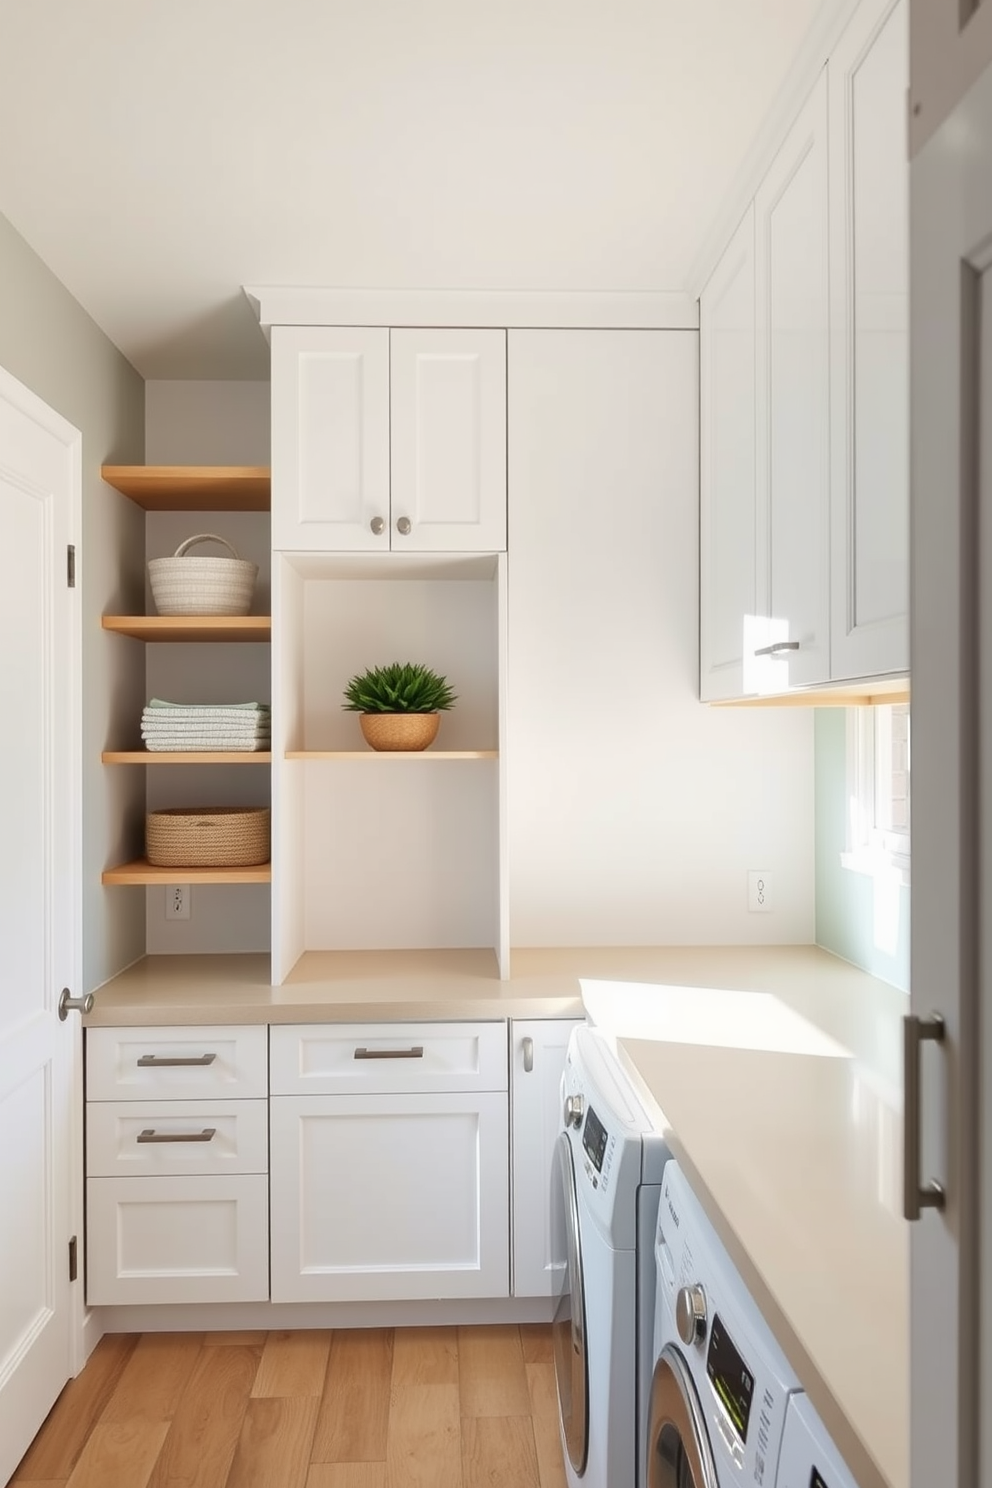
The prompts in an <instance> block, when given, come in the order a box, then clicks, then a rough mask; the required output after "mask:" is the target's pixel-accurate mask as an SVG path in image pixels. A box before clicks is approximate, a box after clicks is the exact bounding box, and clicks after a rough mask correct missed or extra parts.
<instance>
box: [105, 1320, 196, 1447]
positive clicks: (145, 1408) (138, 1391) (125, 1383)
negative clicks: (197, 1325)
mask: <svg viewBox="0 0 992 1488" xmlns="http://www.w3.org/2000/svg"><path fill="white" fill-rule="evenodd" d="M202 1342H203V1334H202V1333H143V1334H142V1335H141V1337H140V1339H139V1340H138V1344H137V1347H136V1348H135V1350H134V1352H133V1353H132V1355H131V1357H130V1358H129V1359H128V1361H127V1364H126V1365H125V1366H124V1370H123V1372H122V1374H121V1377H120V1379H119V1380H118V1381H117V1385H116V1387H115V1389H114V1392H113V1394H112V1395H111V1397H110V1399H109V1400H108V1401H107V1404H106V1406H105V1407H104V1410H103V1412H102V1414H101V1416H100V1421H101V1423H103V1424H104V1425H109V1424H111V1423H113V1422H125V1421H127V1422H131V1421H171V1420H172V1417H173V1416H174V1415H175V1413H176V1409H177V1407H178V1405H179V1401H180V1400H181V1399H182V1394H183V1391H184V1390H185V1388H186V1385H187V1383H188V1381H189V1377H190V1375H191V1373H192V1372H193V1366H194V1364H195V1363H196V1359H197V1355H198V1354H199V1352H200V1347H201V1345H202Z"/></svg>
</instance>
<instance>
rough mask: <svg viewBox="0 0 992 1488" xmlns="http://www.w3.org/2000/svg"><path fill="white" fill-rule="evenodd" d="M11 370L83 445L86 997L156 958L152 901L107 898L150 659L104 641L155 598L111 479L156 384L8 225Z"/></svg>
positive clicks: (3, 335)
mask: <svg viewBox="0 0 992 1488" xmlns="http://www.w3.org/2000/svg"><path fill="white" fill-rule="evenodd" d="M69 230H71V229H69ZM0 366H2V367H3V368H4V369H5V370H6V371H7V372H9V373H11V375H12V376H14V377H16V378H18V379H19V381H21V382H23V383H24V384H25V385H26V386H27V387H29V388H30V389H31V391H32V392H34V393H36V394H37V396H38V397H40V398H42V399H43V400H44V401H45V402H46V403H48V404H49V406H50V407H52V408H54V409H55V410H56V411H57V412H58V413H60V414H61V415H62V416H63V418H66V419H68V420H69V422H70V423H72V424H74V425H75V427H76V428H77V429H78V430H79V431H80V433H81V434H82V436H83V443H82V459H83V510H82V535H81V541H80V545H79V546H80V551H79V553H78V554H77V574H78V579H77V582H78V583H79V584H80V587H81V591H82V592H81V603H82V649H83V656H82V664H83V678H84V685H83V718H82V743H83V849H82V883H83V890H82V892H83V903H82V909H83V979H84V984H85V988H86V989H90V988H93V987H96V986H99V985H100V983H101V982H103V981H105V980H106V979H107V977H109V976H112V975H113V974H114V973H115V972H116V971H118V970H120V969H121V968H122V967H123V966H126V965H127V964H128V963H129V962H131V961H133V960H135V959H136V958H137V957H138V956H140V955H142V954H143V953H144V948H145V905H144V891H143V890H142V889H103V888H101V886H100V873H101V870H102V869H103V867H104V866H105V864H107V863H109V862H111V861H112V860H113V859H114V858H115V857H117V856H118V854H119V853H120V852H121V851H122V844H123V839H124V824H125V822H127V821H130V822H131V823H132V825H133V822H134V819H135V816H136V815H138V814H140V813H141V812H142V811H143V809H144V804H143V791H144V781H143V780H142V779H141V778H140V777H141V775H142V773H143V772H142V771H140V770H124V769H119V770H110V769H107V768H106V767H104V766H102V765H101V764H100V751H101V749H103V748H104V745H105V740H106V739H107V738H108V737H109V735H110V734H111V733H112V732H113V730H114V719H115V715H121V716H124V715H127V714H128V713H131V712H132V711H133V710H134V709H137V710H138V712H140V710H141V707H142V703H143V701H144V699H143V692H144V657H143V654H142V648H141V646H140V645H139V643H138V642H136V641H127V640H122V639H120V638H119V637H115V636H108V635H104V633H103V632H102V631H101V629H100V618H99V617H100V615H101V614H102V613H103V612H105V611H114V610H121V609H125V608H126V607H127V606H129V605H130V604H139V603H141V601H142V595H143V587H144V586H143V558H144V523H143V517H142V514H141V512H139V511H138V509H137V507H134V506H133V505H132V503H131V502H129V501H127V500H125V498H124V497H122V496H118V495H117V493H116V492H114V491H112V490H111V489H110V488H109V487H108V486H106V485H104V483H103V481H102V480H101V479H100V466H101V465H102V464H104V463H114V462H117V463H122V464H140V463H141V462H142V461H143V459H144V401H145V397H144V383H143V382H142V379H141V378H140V377H139V375H138V373H137V372H136V371H135V370H134V368H133V367H132V366H131V365H130V363H129V362H127V361H126V360H125V359H124V357H123V356H121V354H120V352H119V351H117V349H116V348H115V347H114V346H113V345H112V344H111V342H110V341H108V339H107V337H106V336H105V335H104V334H103V332H102V331H101V330H100V329H99V327H98V326H97V325H96V324H95V322H94V321H93V320H91V319H90V317H89V316H88V315H87V314H86V312H85V311H84V310H83V308H82V307H81V306H80V304H79V303H78V302H77V301H76V300H74V299H73V297H72V295H70V294H69V292H68V290H67V289H66V288H65V286H64V285H62V284H61V283H60V282H59V280H58V279H56V278H55V276H54V275H53V274H52V273H51V272H50V271H49V269H47V268H46V267H45V265H44V264H43V263H42V261H41V259H40V258H38V256H37V254H35V253H34V252H32V250H31V248H30V247H29V246H28V244H27V243H26V242H25V241H24V239H23V238H22V237H20V235H19V234H18V233H16V232H15V231H14V229H13V228H12V227H11V225H10V223H9V222H8V221H7V220H6V218H5V217H2V216H0Z"/></svg>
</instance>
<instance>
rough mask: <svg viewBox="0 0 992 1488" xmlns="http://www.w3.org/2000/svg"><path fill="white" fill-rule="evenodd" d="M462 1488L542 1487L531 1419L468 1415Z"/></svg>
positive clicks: (462, 1425)
mask: <svg viewBox="0 0 992 1488" xmlns="http://www.w3.org/2000/svg"><path fill="white" fill-rule="evenodd" d="M461 1428H462V1484H463V1488H541V1478H540V1469H539V1467H538V1463H537V1450H536V1448H535V1446H534V1431H533V1428H532V1426H531V1419H530V1416H466V1417H465V1419H464V1420H463V1421H462V1423H461Z"/></svg>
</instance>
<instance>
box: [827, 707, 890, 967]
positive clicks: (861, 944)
mask: <svg viewBox="0 0 992 1488" xmlns="http://www.w3.org/2000/svg"><path fill="white" fill-rule="evenodd" d="M814 739H815V749H816V943H817V945H821V946H823V948H824V949H825V950H828V951H833V952H834V954H835V955H837V956H843V958H844V960H845V961H851V962H853V963H854V965H855V966H860V967H862V968H863V969H864V970H865V971H867V972H870V973H871V975H872V976H877V977H881V978H882V980H883V981H886V982H891V983H892V984H893V985H894V986H896V987H902V988H903V990H904V991H907V992H908V991H909V887H908V886H907V885H899V886H898V887H897V888H896V889H894V890H891V891H887V890H886V889H885V888H884V887H882V886H879V885H876V883H875V880H874V879H873V878H870V877H869V876H868V875H867V874H865V873H854V872H852V870H851V869H850V868H844V867H842V866H841V861H840V855H841V853H842V852H844V851H845V849H846V846H847V842H846V823H847V725H846V716H845V711H844V709H843V708H818V709H817V710H816V719H815V724H814Z"/></svg>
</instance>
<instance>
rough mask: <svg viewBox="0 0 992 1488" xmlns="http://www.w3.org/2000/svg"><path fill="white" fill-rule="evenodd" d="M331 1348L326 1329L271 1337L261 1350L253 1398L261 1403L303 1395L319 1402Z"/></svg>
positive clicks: (280, 1333) (285, 1333)
mask: <svg viewBox="0 0 992 1488" xmlns="http://www.w3.org/2000/svg"><path fill="white" fill-rule="evenodd" d="M330 1347H331V1334H330V1331H329V1330H328V1329H307V1331H306V1332H296V1333H288V1332H278V1333H270V1334H269V1336H268V1338H267V1339H266V1340H265V1347H264V1349H263V1350H262V1361H261V1363H260V1364H259V1366H258V1373H257V1374H256V1376H255V1383H254V1385H253V1386H252V1392H251V1393H252V1396H253V1397H254V1398H255V1399H260V1398H263V1397H265V1396H282V1397H284V1398H285V1397H288V1396H291V1395H306V1396H312V1397H313V1398H314V1399H316V1400H319V1399H320V1397H321V1395H323V1393H324V1376H325V1375H326V1373H327V1356H328V1353H329V1351H330Z"/></svg>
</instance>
